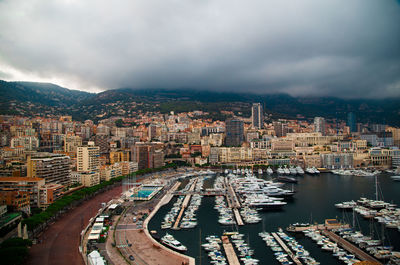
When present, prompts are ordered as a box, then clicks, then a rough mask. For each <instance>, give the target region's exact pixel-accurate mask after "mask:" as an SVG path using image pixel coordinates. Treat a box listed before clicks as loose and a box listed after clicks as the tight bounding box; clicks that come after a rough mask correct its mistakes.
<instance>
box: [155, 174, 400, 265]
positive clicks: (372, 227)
mask: <svg viewBox="0 0 400 265" xmlns="http://www.w3.org/2000/svg"><path fill="white" fill-rule="evenodd" d="M261 177H262V178H264V179H272V178H274V177H276V176H275V175H273V176H272V177H271V176H266V175H263V176H261ZM297 178H298V183H297V184H294V186H293V187H294V189H295V190H296V194H295V195H294V197H293V198H292V199H290V200H287V202H288V204H287V205H285V206H284V207H283V209H282V210H279V211H263V212H259V213H260V215H261V217H262V220H263V221H262V222H260V223H258V224H247V225H244V226H240V227H236V226H225V225H220V224H219V223H218V217H219V214H218V212H217V210H215V209H214V205H215V197H203V199H202V204H201V206H200V207H199V210H198V211H197V220H198V224H197V226H196V228H193V229H181V230H171V229H166V230H164V229H161V222H162V220H163V218H164V216H165V215H166V213H167V212H168V211H169V210H170V208H171V207H172V204H173V203H174V202H175V201H176V198H174V199H172V200H171V202H170V203H169V204H167V205H165V206H163V207H161V208H160V210H159V211H158V212H157V214H156V215H155V216H154V217H153V218H152V220H151V221H150V223H149V230H156V231H158V233H159V235H160V236H163V235H165V233H166V232H168V233H170V234H172V235H173V236H174V237H175V238H176V239H177V240H179V241H180V242H181V243H182V244H183V245H185V246H186V247H187V248H188V251H187V252H186V254H187V255H189V256H192V257H194V258H196V264H210V259H208V256H207V252H205V251H204V250H203V249H201V245H200V244H201V243H205V237H206V236H208V235H217V236H222V234H223V232H224V231H236V230H238V231H239V232H240V233H242V234H244V235H245V240H246V241H247V240H248V242H249V244H250V247H251V248H252V249H254V258H256V259H259V260H260V263H259V264H280V263H279V262H278V261H276V260H275V258H274V255H273V252H272V250H271V249H270V248H269V247H268V246H267V245H266V244H265V242H264V241H263V240H262V239H261V237H259V235H258V233H259V232H262V231H266V232H276V231H277V230H278V229H279V228H283V229H285V228H286V227H288V226H289V225H290V224H293V223H297V222H298V223H311V222H312V223H315V222H317V223H323V222H324V220H325V219H331V218H336V219H338V220H340V221H345V222H346V223H350V224H351V223H352V222H353V216H352V213H351V211H350V212H349V211H347V212H346V211H343V210H339V209H337V208H336V207H335V206H334V204H335V203H339V202H343V201H350V200H358V199H359V198H360V197H366V198H370V199H375V196H376V195H375V194H376V185H375V177H356V176H339V175H335V174H332V173H321V174H319V175H308V174H305V175H304V176H298V177H297ZM213 180H214V179H213V178H211V179H207V180H206V181H205V187H210V186H212V183H213ZM286 186H287V188H288V189H291V188H292V184H290V185H286ZM378 193H379V198H380V199H381V198H382V196H383V199H384V200H385V201H387V202H392V203H395V204H397V205H398V206H399V205H400V182H394V181H393V180H392V179H391V178H390V175H389V174H380V175H379V176H378ZM355 217H356V218H355V221H356V222H355V223H356V227H357V229H358V230H360V229H361V231H362V233H363V234H364V235H371V234H373V235H374V237H375V238H378V239H381V238H382V235H384V237H385V245H392V246H394V249H395V250H397V251H400V232H399V231H398V230H397V229H388V228H382V226H381V224H379V223H378V222H376V221H371V220H366V219H363V217H362V216H361V215H358V214H355ZM295 237H296V239H297V241H298V242H299V243H300V244H302V245H303V246H304V247H305V249H306V250H308V251H309V252H310V255H311V256H312V257H314V258H315V259H316V260H317V261H319V262H320V263H321V264H324V265H330V264H332V265H333V264H343V263H341V262H340V261H339V260H338V259H336V258H335V257H333V256H332V253H331V252H327V251H323V250H321V248H319V246H318V245H317V244H316V243H315V242H314V241H312V240H311V239H310V238H307V237H305V236H304V235H303V234H296V235H295Z"/></svg>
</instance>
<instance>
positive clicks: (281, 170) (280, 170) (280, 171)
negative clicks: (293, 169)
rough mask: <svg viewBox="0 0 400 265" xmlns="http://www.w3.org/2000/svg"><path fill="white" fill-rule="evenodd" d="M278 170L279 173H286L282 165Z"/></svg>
mask: <svg viewBox="0 0 400 265" xmlns="http://www.w3.org/2000/svg"><path fill="white" fill-rule="evenodd" d="M277 172H278V174H285V171H284V170H283V168H281V167H279V168H278V170H277Z"/></svg>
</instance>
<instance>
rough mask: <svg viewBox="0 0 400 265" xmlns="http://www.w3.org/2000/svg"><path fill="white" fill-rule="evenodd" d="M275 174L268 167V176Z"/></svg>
mask: <svg viewBox="0 0 400 265" xmlns="http://www.w3.org/2000/svg"><path fill="white" fill-rule="evenodd" d="M273 173H274V171H273V170H272V168H270V167H268V168H267V174H268V175H272V174H273Z"/></svg>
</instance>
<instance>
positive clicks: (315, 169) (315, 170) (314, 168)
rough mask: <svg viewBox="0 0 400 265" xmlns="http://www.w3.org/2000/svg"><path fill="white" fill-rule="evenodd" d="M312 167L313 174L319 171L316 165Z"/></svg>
mask: <svg viewBox="0 0 400 265" xmlns="http://www.w3.org/2000/svg"><path fill="white" fill-rule="evenodd" d="M312 169H313V170H314V173H315V174H319V173H321V172H319V170H318V169H317V168H316V167H313V168H312Z"/></svg>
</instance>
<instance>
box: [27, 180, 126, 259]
mask: <svg viewBox="0 0 400 265" xmlns="http://www.w3.org/2000/svg"><path fill="white" fill-rule="evenodd" d="M121 191H122V186H121V185H120V186H117V187H115V188H113V189H111V190H108V191H106V192H104V193H102V194H99V195H97V196H95V197H93V198H92V199H90V200H89V201H86V202H84V203H82V204H81V205H80V206H78V207H77V208H75V209H72V210H70V211H69V212H68V213H66V214H65V215H64V216H63V217H61V219H59V220H57V221H56V222H55V223H54V224H52V225H50V226H49V227H48V228H47V230H46V231H45V232H44V233H43V234H42V235H41V236H40V238H39V240H41V243H39V244H36V245H33V246H32V248H31V249H30V251H29V255H30V256H29V260H28V262H27V264H29V265H50V264H57V265H67V264H68V265H70V264H75V265H84V262H83V260H82V256H81V254H80V253H79V250H78V247H79V241H80V233H81V231H82V229H84V228H85V227H86V226H87V224H88V223H89V219H90V218H92V217H93V216H95V215H96V213H97V212H98V210H99V209H100V208H101V203H102V202H108V201H109V200H111V199H112V198H115V197H117V196H118V197H119V195H120V194H121Z"/></svg>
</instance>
